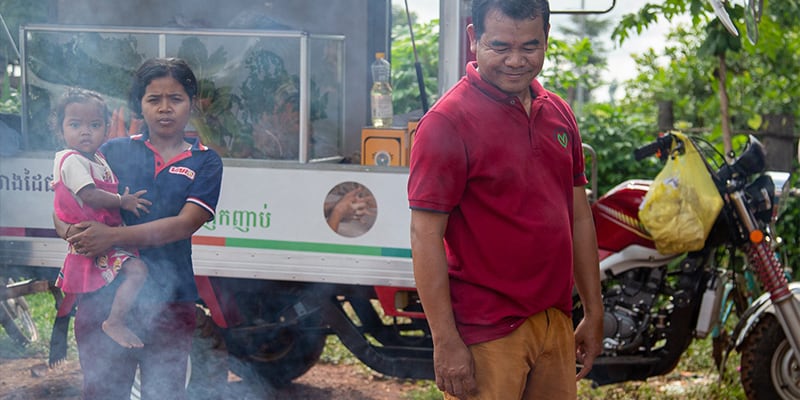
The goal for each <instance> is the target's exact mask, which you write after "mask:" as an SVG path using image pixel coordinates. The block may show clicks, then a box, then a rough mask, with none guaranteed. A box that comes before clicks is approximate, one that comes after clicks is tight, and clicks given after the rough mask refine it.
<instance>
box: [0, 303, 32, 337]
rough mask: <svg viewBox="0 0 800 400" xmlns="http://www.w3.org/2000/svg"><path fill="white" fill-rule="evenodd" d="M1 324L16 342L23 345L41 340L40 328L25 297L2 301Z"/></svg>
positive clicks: (0, 307)
mask: <svg viewBox="0 0 800 400" xmlns="http://www.w3.org/2000/svg"><path fill="white" fill-rule="evenodd" d="M0 324H2V325H3V329H5V331H6V333H7V334H8V336H9V337H10V338H11V339H12V340H13V341H14V343H16V344H17V345H19V346H21V347H25V346H27V345H29V344H31V343H33V342H36V341H38V340H39V330H38V329H36V324H35V323H34V322H33V318H32V317H31V312H30V307H29V306H28V302H27V301H26V300H25V298H24V297H15V298H13V299H6V300H3V301H0Z"/></svg>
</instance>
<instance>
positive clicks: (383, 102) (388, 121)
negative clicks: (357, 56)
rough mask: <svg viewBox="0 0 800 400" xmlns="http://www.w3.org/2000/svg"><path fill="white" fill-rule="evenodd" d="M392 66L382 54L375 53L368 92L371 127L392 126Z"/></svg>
mask: <svg viewBox="0 0 800 400" xmlns="http://www.w3.org/2000/svg"><path fill="white" fill-rule="evenodd" d="M391 72H392V66H391V65H390V64H389V61H386V58H385V54H384V53H375V61H373V62H372V82H373V83H372V89H371V90H370V106H371V107H370V108H371V109H372V126H373V127H375V128H389V127H391V126H392V117H393V116H394V110H393V108H392V84H391V83H390V79H391Z"/></svg>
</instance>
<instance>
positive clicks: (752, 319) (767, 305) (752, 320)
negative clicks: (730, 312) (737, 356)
mask: <svg viewBox="0 0 800 400" xmlns="http://www.w3.org/2000/svg"><path fill="white" fill-rule="evenodd" d="M789 290H791V291H792V294H793V295H794V298H795V300H797V301H800V282H791V283H789ZM769 296H770V295H769V293H764V294H762V295H761V296H760V297H759V298H757V299H756V300H755V301H754V302H753V304H752V305H750V308H748V309H747V310H746V311H745V312H744V314H743V315H742V319H741V321H740V323H739V324H738V325H737V326H736V329H735V330H734V332H733V337H734V338H736V340H735V342H734V343H733V346H734V347H739V346H740V345H741V344H742V342H743V341H744V339H745V338H746V337H747V335H748V334H749V333H750V330H751V329H752V328H753V326H755V325H756V323H757V322H758V321H759V320H761V317H762V316H764V314H772V315H775V307H774V306H773V305H772V300H770V298H769ZM742 322H743V323H742Z"/></svg>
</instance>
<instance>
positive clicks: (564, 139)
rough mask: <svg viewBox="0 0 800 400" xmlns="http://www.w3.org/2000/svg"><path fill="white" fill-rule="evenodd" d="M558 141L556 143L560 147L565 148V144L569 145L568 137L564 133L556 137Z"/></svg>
mask: <svg viewBox="0 0 800 400" xmlns="http://www.w3.org/2000/svg"><path fill="white" fill-rule="evenodd" d="M556 138H557V139H558V143H561V147H563V148H565V149H566V148H567V144H569V136H567V133H566V132H562V133H559V134H557V135H556Z"/></svg>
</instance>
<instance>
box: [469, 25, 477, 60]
mask: <svg viewBox="0 0 800 400" xmlns="http://www.w3.org/2000/svg"><path fill="white" fill-rule="evenodd" d="M467 38H468V39H469V50H470V51H471V52H473V53H477V52H478V37H477V36H476V34H475V25H473V24H469V25H467Z"/></svg>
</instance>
